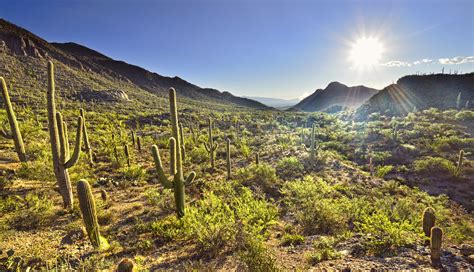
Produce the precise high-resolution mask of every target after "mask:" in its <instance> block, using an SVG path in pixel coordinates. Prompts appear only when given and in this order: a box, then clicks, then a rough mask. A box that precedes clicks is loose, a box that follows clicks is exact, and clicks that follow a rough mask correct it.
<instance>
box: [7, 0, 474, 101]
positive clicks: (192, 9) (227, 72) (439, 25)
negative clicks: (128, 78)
mask: <svg viewBox="0 0 474 272" xmlns="http://www.w3.org/2000/svg"><path fill="white" fill-rule="evenodd" d="M0 4H1V9H0V17H1V18H5V19H6V20H9V21H11V22H13V23H15V24H17V25H19V26H22V27H24V28H26V29H28V30H30V31H32V32H33V33H35V34H37V35H39V36H41V37H43V38H45V39H46V40H48V41H55V42H68V41H72V42H77V43H80V44H83V45H85V46H87V47H90V48H92V49H95V50H97V51H99V52H102V53H104V54H105V55H108V56H110V57H112V58H114V59H119V60H124V61H126V62H129V63H132V64H136V65H139V66H142V67H144V68H146V69H149V70H151V71H154V72H157V73H159V74H162V75H166V76H175V75H177V76H179V77H182V78H184V79H186V80H188V81H190V82H192V83H194V84H197V85H199V86H202V87H212V88H216V89H219V90H221V91H230V92H232V93H234V94H236V95H245V96H266V97H277V98H294V97H301V96H303V95H307V94H310V93H312V92H313V91H314V90H315V89H317V88H324V87H325V86H326V85H327V84H328V83H329V82H331V81H339V82H342V83H345V84H347V85H359V84H363V85H366V86H370V87H375V88H382V87H384V86H386V85H388V84H390V83H392V82H394V81H396V80H397V79H398V78H399V77H401V76H403V75H406V74H413V73H416V72H418V71H419V72H423V73H425V72H426V73H429V72H439V71H441V68H442V67H445V70H446V71H449V70H450V69H451V70H453V71H454V70H459V71H461V72H472V71H474V1H468V0H463V1H457V0H454V1H448V0H446V1H436V0H433V1H419V0H412V1H408V0H407V1H405V0H396V1H382V0H379V1H341V0H333V1H302V0H288V1H283V0H275V1H269V0H252V1H250V0H245V1H244V0H242V1H236V0H220V1H218V0H212V1H211V0H206V1H204V0H203V1H198V0H193V1H182V0H169V1H151V0H135V1H132V0H129V1H125V0H116V1H112V0H110V1H106V0H95V1H66V0H63V1H57V0H49V1H40V0H30V1H25V0H11V1H10V0H0ZM364 36H365V37H375V38H376V39H377V40H378V41H379V42H380V43H381V44H382V46H383V48H384V50H383V53H382V54H381V55H380V60H379V62H378V63H377V64H376V65H371V66H368V67H365V68H363V69H359V68H357V67H356V65H355V63H353V62H351V61H350V60H349V53H350V51H351V48H352V46H353V44H354V42H356V41H357V40H358V39H360V38H361V37H364ZM456 57H459V58H456ZM423 60H424V61H423Z"/></svg>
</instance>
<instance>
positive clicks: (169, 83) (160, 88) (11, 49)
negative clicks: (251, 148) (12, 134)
mask: <svg viewBox="0 0 474 272" xmlns="http://www.w3.org/2000/svg"><path fill="white" fill-rule="evenodd" d="M0 52H5V53H7V54H10V55H14V56H16V59H17V60H18V61H19V62H22V63H24V64H25V67H31V69H32V70H36V69H35V68H38V69H39V68H40V67H35V66H37V65H39V63H38V61H34V60H33V59H40V60H41V59H48V60H53V61H55V62H61V63H62V64H64V65H66V66H67V67H69V68H70V69H64V73H70V76H71V78H74V77H73V75H75V74H80V73H81V72H87V73H93V74H94V75H93V76H94V77H96V78H99V79H100V80H98V81H99V82H101V83H102V85H103V86H104V87H105V88H116V87H117V85H120V84H122V83H123V82H126V83H127V84H132V85H135V86H136V88H139V89H142V90H145V91H147V92H149V93H152V94H156V95H160V96H165V95H166V94H167V90H168V88H170V87H174V88H175V89H176V91H177V93H178V94H179V95H180V96H182V97H187V98H190V99H195V100H199V101H202V102H207V101H208V102H217V103H225V104H226V103H231V104H235V105H238V106H244V107H250V108H255V109H267V108H268V107H267V106H265V105H264V104H262V103H260V102H257V101H254V100H251V99H248V98H242V97H237V96H234V95H232V94H231V93H228V92H220V91H218V90H215V89H210V88H201V87H199V86H196V85H194V84H192V83H189V82H187V81H186V80H183V79H181V78H179V77H166V76H162V75H159V74H157V73H154V72H150V71H148V70H146V69H143V68H141V67H139V66H136V65H131V64H128V63H126V62H124V61H118V60H114V59H112V58H110V57H108V56H105V55H104V54H101V53H99V52H97V51H94V50H92V49H90V48H87V47H85V46H83V45H80V44H76V43H49V42H47V41H46V40H44V39H42V38H40V37H38V36H36V35H34V34H33V33H31V32H29V31H27V30H25V29H23V28H21V27H18V26H16V25H14V24H12V23H10V22H7V21H6V20H3V19H0ZM44 67H46V62H44ZM0 68H1V67H0ZM4 68H5V67H4ZM43 69H44V68H43ZM5 70H6V71H5V73H6V72H8V69H6V68H5ZM0 72H2V70H1V69H0ZM64 78H65V79H67V78H68V76H67V75H66V76H65V77H64ZM78 84H79V85H80V86H79V87H81V88H83V89H87V88H91V89H93V88H96V87H97V86H93V85H92V84H89V83H88V82H78ZM96 85H97V84H96Z"/></svg>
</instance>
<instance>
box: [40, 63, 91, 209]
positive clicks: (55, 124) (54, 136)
mask: <svg viewBox="0 0 474 272" xmlns="http://www.w3.org/2000/svg"><path fill="white" fill-rule="evenodd" d="M54 91H55V83H54V65H53V63H52V62H51V61H49V62H48V93H47V100H48V126H49V135H50V141H51V151H52V155H53V168H54V175H55V176H56V180H57V181H58V186H59V192H60V194H61V196H62V198H63V202H64V207H66V208H67V209H72V206H73V197H72V187H71V181H70V179H69V173H68V170H67V169H68V168H70V167H72V166H74V165H75V164H76V163H77V161H78V160H79V155H80V151H81V143H82V126H83V122H82V117H81V116H79V117H78V118H77V132H76V145H75V147H74V152H73V154H72V157H71V158H69V144H68V143H69V142H68V139H67V126H65V123H64V122H63V120H62V116H61V113H59V112H56V103H55V100H54Z"/></svg>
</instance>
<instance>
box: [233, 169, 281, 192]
mask: <svg viewBox="0 0 474 272" xmlns="http://www.w3.org/2000/svg"><path fill="white" fill-rule="evenodd" d="M235 177H236V180H238V181H239V182H241V183H242V184H243V185H245V186H251V187H254V188H260V189H261V190H262V191H263V192H265V193H267V194H269V195H272V196H274V195H277V194H278V186H279V185H280V182H279V180H278V178H277V176H276V171H275V169H274V168H273V167H271V166H270V165H268V164H265V163H260V164H258V165H256V164H252V165H251V166H249V167H247V168H241V169H239V170H238V171H237V173H236V176H235Z"/></svg>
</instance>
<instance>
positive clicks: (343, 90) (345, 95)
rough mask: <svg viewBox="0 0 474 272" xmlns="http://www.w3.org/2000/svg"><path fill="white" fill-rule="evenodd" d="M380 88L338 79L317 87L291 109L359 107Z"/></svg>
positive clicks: (322, 109)
mask: <svg viewBox="0 0 474 272" xmlns="http://www.w3.org/2000/svg"><path fill="white" fill-rule="evenodd" d="M377 92H378V90H376V89H373V88H369V87H366V86H363V85H358V86H352V87H348V86H347V85H345V84H342V83H340V82H337V81H333V82H331V83H329V84H328V85H327V86H326V88H324V89H317V90H316V91H314V92H313V93H312V94H311V95H309V96H307V97H306V98H304V99H303V100H301V101H300V102H299V103H298V104H296V105H295V106H293V107H291V108H290V109H289V110H291V111H308V112H311V111H325V110H327V109H330V108H335V107H340V108H341V109H343V108H357V107H359V106H360V105H362V103H363V102H365V101H366V100H367V99H369V98H370V97H371V96H372V95H374V94H375V93H377Z"/></svg>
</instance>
